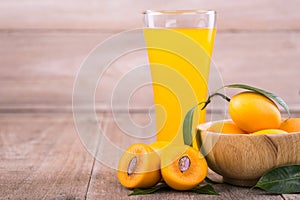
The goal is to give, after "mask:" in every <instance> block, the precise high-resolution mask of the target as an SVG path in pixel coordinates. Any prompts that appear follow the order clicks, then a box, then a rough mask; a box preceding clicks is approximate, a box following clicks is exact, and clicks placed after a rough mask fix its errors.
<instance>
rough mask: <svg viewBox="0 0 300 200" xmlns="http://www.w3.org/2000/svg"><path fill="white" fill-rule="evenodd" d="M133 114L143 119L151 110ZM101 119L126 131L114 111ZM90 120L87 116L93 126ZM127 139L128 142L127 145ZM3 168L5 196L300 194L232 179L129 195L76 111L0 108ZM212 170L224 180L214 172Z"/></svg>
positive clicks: (111, 129) (109, 128) (0, 184)
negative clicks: (81, 130) (82, 131)
mask: <svg viewBox="0 0 300 200" xmlns="http://www.w3.org/2000/svg"><path fill="white" fill-rule="evenodd" d="M132 116H133V118H138V119H141V116H146V115H144V114H143V113H133V114H132ZM98 119H99V123H100V126H101V127H103V128H104V129H105V131H106V132H107V133H109V134H113V135H118V134H121V133H120V130H118V128H117V126H116V125H115V123H114V122H113V120H112V117H111V114H108V113H99V115H98ZM89 123H90V119H87V120H86V124H87V128H88V126H89ZM112 138H113V137H112ZM119 142H121V140H119ZM127 142H128V141H123V144H125V146H126V143H127ZM130 142H134V141H130ZM95 148H97V147H96V146H95ZM105 154H107V155H110V152H109V150H108V151H107V152H105ZM0 172H1V173H0V194H1V196H0V199H200V198H201V199H299V198H300V195H271V194H268V193H267V192H264V191H261V190H258V189H253V190H250V189H249V188H242V187H235V186H231V185H228V184H218V185H215V186H214V187H215V189H216V190H217V191H218V192H219V193H220V196H209V195H199V194H193V193H190V192H176V191H167V192H160V193H157V194H151V195H146V196H135V197H128V196H127V195H128V194H129V193H130V192H131V191H130V190H128V189H125V188H124V187H122V186H121V185H120V184H119V183H118V180H117V176H116V171H115V170H114V169H111V168H109V167H107V166H105V165H103V164H101V163H100V162H99V161H97V160H96V159H95V158H94V157H93V156H92V155H91V154H89V153H88V151H87V150H86V148H85V146H84V143H82V141H81V140H80V138H79V135H78V134H77V132H76V130H75V126H74V121H73V116H72V114H71V113H2V114H0ZM208 176H209V177H210V178H212V179H214V180H218V181H221V177H219V176H218V175H216V174H215V173H213V172H210V173H209V175H208Z"/></svg>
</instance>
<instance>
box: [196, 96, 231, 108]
mask: <svg viewBox="0 0 300 200" xmlns="http://www.w3.org/2000/svg"><path fill="white" fill-rule="evenodd" d="M214 96H220V97H222V98H223V99H225V100H226V101H228V102H229V101H230V98H229V97H227V96H226V95H224V94H222V93H219V92H216V93H213V94H212V95H210V96H209V97H208V98H207V100H206V102H205V104H204V106H203V107H202V108H201V110H204V109H205V108H206V106H207V105H208V104H209V103H210V102H211V99H212V98H213V97H214Z"/></svg>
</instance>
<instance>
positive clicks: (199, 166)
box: [161, 145, 208, 190]
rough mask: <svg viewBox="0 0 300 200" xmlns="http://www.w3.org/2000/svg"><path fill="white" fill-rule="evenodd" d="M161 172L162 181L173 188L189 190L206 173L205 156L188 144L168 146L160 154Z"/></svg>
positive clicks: (202, 178) (201, 179)
mask: <svg viewBox="0 0 300 200" xmlns="http://www.w3.org/2000/svg"><path fill="white" fill-rule="evenodd" d="M161 166H162V168H161V173H162V177H163V179H164V181H165V182H166V183H167V184H168V185H169V186H170V187H172V188H173V189H175V190H190V189H192V188H194V187H196V186H197V185H198V184H199V183H200V182H201V181H203V180H204V178H205V177H206V175H207V171H208V167H207V163H206V160H205V158H204V157H203V156H202V155H201V154H200V152H199V151H197V150H195V149H194V148H192V147H189V146H186V145H184V146H177V147H172V148H169V149H168V150H167V151H165V152H163V153H162V155H161Z"/></svg>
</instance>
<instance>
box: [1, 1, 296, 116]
mask: <svg viewBox="0 0 300 200" xmlns="http://www.w3.org/2000/svg"><path fill="white" fill-rule="evenodd" d="M299 6H300V2H299V1H297V0H290V1H284V0H275V1H274V0H252V1H250V0H248V1H234V0H228V1H221V0H216V1H203V0H190V1H188V2H186V1H182V0H174V1H166V2H162V1H159V0H152V1H147V0H139V1H134V0H122V1H119V0H110V1H101V0H87V1H86V0H62V1H53V0H40V1H36V0H22V1H19V0H2V1H1V3H0V10H1V12H0V44H1V48H0V94H1V95H0V96H1V97H0V111H1V112H65V111H66V112H69V111H71V105H72V90H73V83H74V81H75V77H76V73H77V72H78V70H79V68H80V65H81V63H82V62H83V60H84V58H85V57H86V56H87V55H88V53H89V52H90V51H91V50H92V49H93V48H94V47H95V46H96V45H97V44H99V43H100V42H102V41H104V40H105V39H107V38H108V37H110V36H112V35H114V34H116V33H119V32H121V31H124V30H130V29H135V28H142V27H143V23H142V14H141V13H142V12H143V11H144V10H146V9H214V10H216V11H217V12H218V18H217V36H216V42H215V49H214V62H215V63H216V65H217V67H218V69H219V71H220V72H221V74H222V77H223V80H224V83H225V84H229V83H246V84H250V85H254V86H257V87H261V88H264V89H266V90H269V91H272V92H274V93H275V94H278V95H280V96H282V97H283V98H284V99H285V100H286V102H287V103H288V105H289V106H290V107H291V109H292V110H295V111H298V110H299V109H300V95H299V93H300V83H299V81H298V76H299V75H300V64H299V63H300V56H299V55H300V32H299V31H300V12H299V10H298V9H299ZM119 65H120V66H121V67H123V68H126V67H127V66H130V62H128V60H127V61H120V62H119ZM123 72H124V71H123ZM120 73H122V70H121V71H118V68H116V72H115V74H116V77H114V75H112V76H111V77H109V79H108V80H107V81H106V83H105V84H106V86H104V87H103V88H104V90H103V91H100V92H98V93H99V94H97V97H96V101H97V105H98V106H99V107H100V108H102V107H104V108H105V106H106V105H107V104H109V103H110V102H109V98H108V95H107V94H106V93H107V92H108V93H109V91H110V90H111V88H112V85H114V83H115V81H116V80H117V77H118V76H119V75H120ZM112 74H114V73H112ZM105 88H106V89H105ZM150 91H151V90H150V89H149V88H145V90H144V92H142V93H143V95H140V96H139V97H137V98H135V99H136V100H135V101H134V104H133V106H136V107H139V108H141V107H143V106H145V107H147V106H149V105H151V103H152V102H151V98H147V95H151V92H150ZM148 92H150V93H148Z"/></svg>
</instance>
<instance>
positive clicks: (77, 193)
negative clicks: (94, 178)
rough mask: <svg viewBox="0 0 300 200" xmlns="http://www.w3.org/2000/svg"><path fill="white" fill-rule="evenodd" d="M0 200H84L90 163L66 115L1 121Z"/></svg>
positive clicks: (7, 116)
mask: <svg viewBox="0 0 300 200" xmlns="http://www.w3.org/2000/svg"><path fill="white" fill-rule="evenodd" d="M0 144H1V146H0V169H1V173H0V194H1V197H0V198H1V199H84V198H85V195H86V190H87V187H88V182H89V179H90V175H91V170H92V164H93V160H94V159H93V157H92V156H91V155H89V154H88V153H87V151H86V150H85V149H84V148H83V146H82V144H81V142H80V140H79V137H78V135H77V134H76V131H75V129H74V124H73V118H72V115H70V114H62V115H57V114H55V115H53V114H1V115H0Z"/></svg>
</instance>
